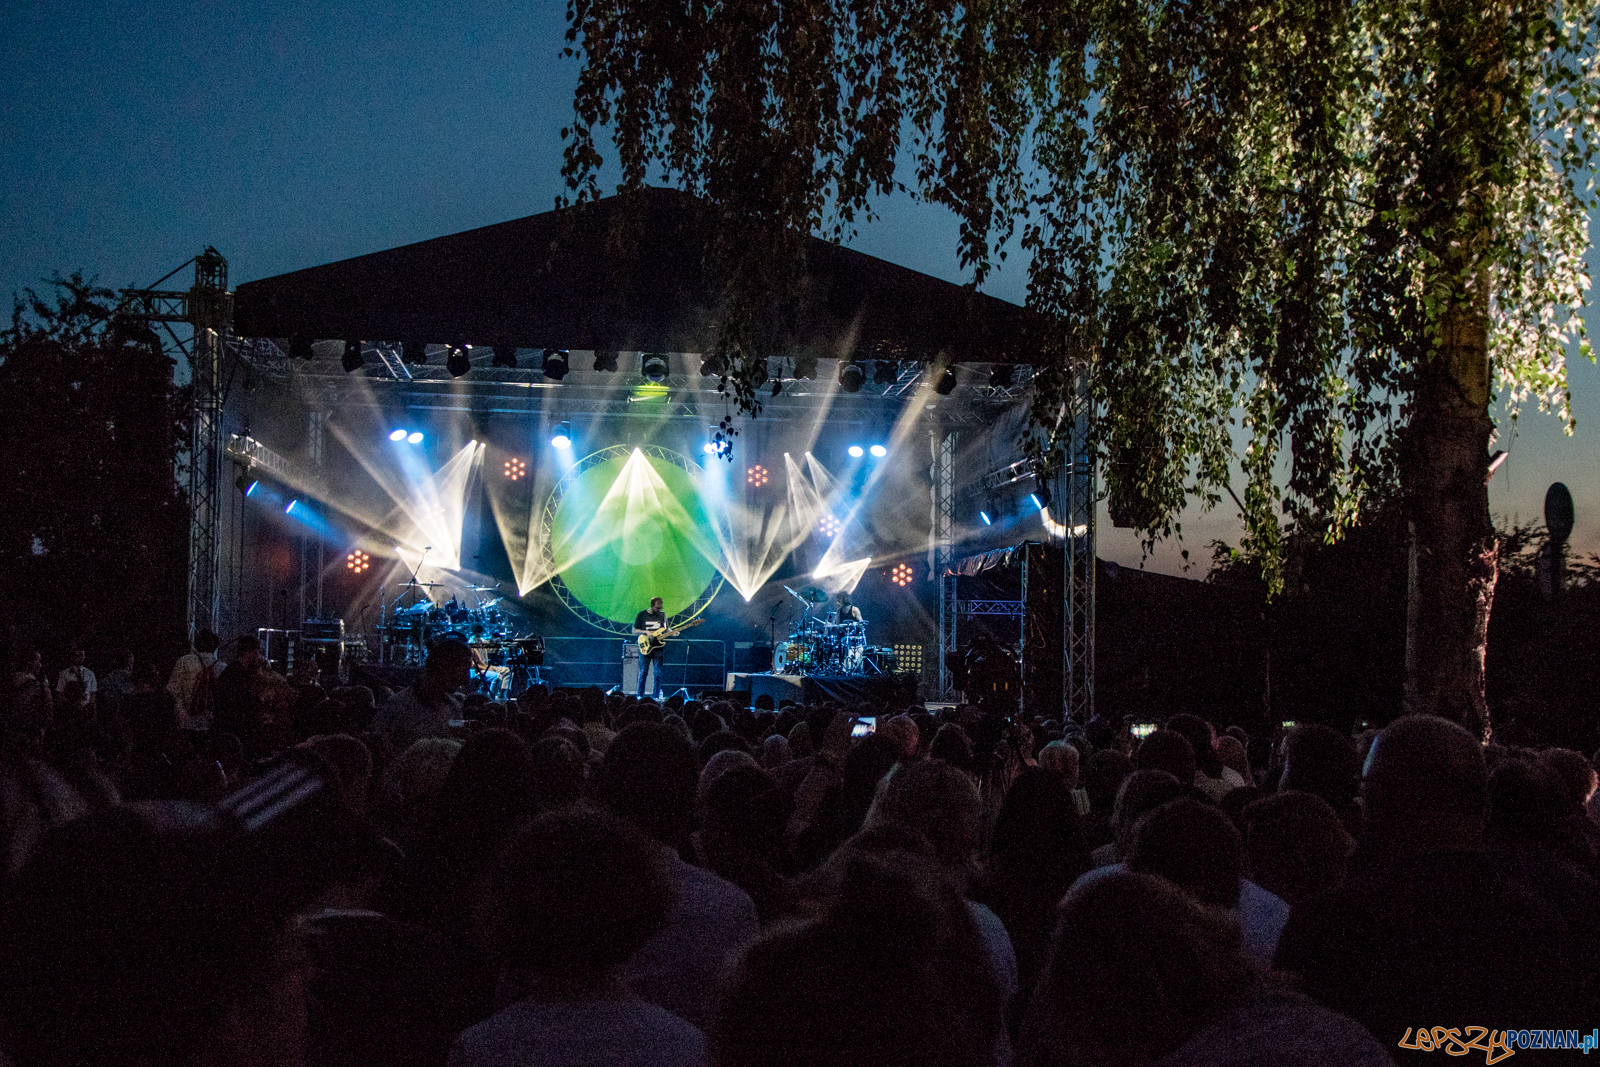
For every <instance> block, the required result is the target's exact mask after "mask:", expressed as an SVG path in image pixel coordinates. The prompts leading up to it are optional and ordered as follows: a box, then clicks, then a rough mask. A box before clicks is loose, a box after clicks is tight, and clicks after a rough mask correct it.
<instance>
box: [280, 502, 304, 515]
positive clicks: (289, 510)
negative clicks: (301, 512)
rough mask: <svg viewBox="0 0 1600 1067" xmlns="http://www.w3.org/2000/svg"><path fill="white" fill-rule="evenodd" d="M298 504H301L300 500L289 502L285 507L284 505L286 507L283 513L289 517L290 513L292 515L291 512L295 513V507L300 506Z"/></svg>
mask: <svg viewBox="0 0 1600 1067" xmlns="http://www.w3.org/2000/svg"><path fill="white" fill-rule="evenodd" d="M298 503H300V501H298V500H291V501H289V502H288V503H287V504H285V505H284V506H283V513H284V514H285V515H287V514H289V513H290V512H291V511H293V510H294V506H295V505H296V504H298Z"/></svg>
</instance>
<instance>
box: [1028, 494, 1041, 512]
mask: <svg viewBox="0 0 1600 1067" xmlns="http://www.w3.org/2000/svg"><path fill="white" fill-rule="evenodd" d="M1028 499H1029V500H1031V501H1033V506H1034V507H1036V508H1038V509H1039V510H1040V511H1043V510H1044V501H1043V500H1040V499H1039V494H1038V493H1029V494H1028Z"/></svg>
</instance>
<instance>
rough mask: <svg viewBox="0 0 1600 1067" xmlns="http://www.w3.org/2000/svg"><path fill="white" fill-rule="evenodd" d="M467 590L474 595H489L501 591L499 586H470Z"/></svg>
mask: <svg viewBox="0 0 1600 1067" xmlns="http://www.w3.org/2000/svg"><path fill="white" fill-rule="evenodd" d="M467 588H468V589H470V590H472V591H473V592H474V593H488V592H492V591H494V590H496V589H499V588H500V587H499V586H498V585H469V586H467Z"/></svg>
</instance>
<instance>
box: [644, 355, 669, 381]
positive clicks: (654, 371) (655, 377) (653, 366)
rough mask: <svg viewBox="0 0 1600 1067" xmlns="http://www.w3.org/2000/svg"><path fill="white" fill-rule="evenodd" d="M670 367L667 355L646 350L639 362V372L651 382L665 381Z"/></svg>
mask: <svg viewBox="0 0 1600 1067" xmlns="http://www.w3.org/2000/svg"><path fill="white" fill-rule="evenodd" d="M670 369H671V368H669V367H668V366H667V357H666V356H663V355H662V354H661V353H660V352H646V353H645V354H644V358H643V359H642V360H641V361H640V363H639V373H640V374H642V375H644V376H645V377H646V378H648V379H649V380H650V381H652V382H660V381H665V380H666V377H667V373H668V371H669V370H670Z"/></svg>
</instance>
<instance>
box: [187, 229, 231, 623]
mask: <svg viewBox="0 0 1600 1067" xmlns="http://www.w3.org/2000/svg"><path fill="white" fill-rule="evenodd" d="M187 310H188V312H189V322H190V325H191V326H192V327H193V328H194V337H193V340H192V342H191V344H190V354H189V356H190V358H189V367H190V375H191V377H190V380H191V382H192V384H193V390H194V421H193V424H192V426H191V427H190V436H189V637H190V640H193V639H194V637H195V635H196V634H197V633H199V632H200V631H201V630H213V631H214V630H215V629H216V628H217V626H218V625H220V621H221V620H220V617H219V616H220V614H221V607H222V582H221V572H222V541H221V530H222V500H221V499H220V495H219V494H220V488H221V484H222V352H223V339H224V336H225V335H226V333H227V331H228V326H229V324H230V322H231V321H232V318H233V302H232V299H231V294H230V293H229V292H228V261H227V260H226V259H224V258H223V257H222V255H221V254H220V253H218V252H217V250H216V249H214V248H208V249H206V250H205V251H204V252H202V253H201V254H200V255H198V256H196V257H195V261H194V288H192V289H191V290H189V300H188V309H187Z"/></svg>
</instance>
